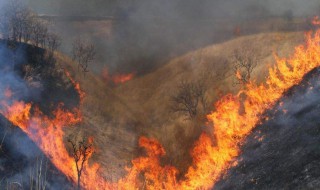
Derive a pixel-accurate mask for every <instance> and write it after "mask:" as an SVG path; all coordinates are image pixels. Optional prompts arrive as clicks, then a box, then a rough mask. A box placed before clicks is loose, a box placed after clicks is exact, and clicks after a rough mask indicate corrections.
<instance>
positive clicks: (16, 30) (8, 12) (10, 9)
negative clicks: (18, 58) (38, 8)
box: [1, 0, 34, 42]
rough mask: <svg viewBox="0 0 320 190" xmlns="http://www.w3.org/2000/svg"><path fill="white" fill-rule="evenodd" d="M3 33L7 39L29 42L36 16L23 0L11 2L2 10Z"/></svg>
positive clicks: (12, 0)
mask: <svg viewBox="0 0 320 190" xmlns="http://www.w3.org/2000/svg"><path fill="white" fill-rule="evenodd" d="M1 12H2V14H1V32H2V34H3V36H4V37H5V38H7V39H12V40H15V41H17V42H22V41H23V40H24V41H25V42H28V41H29V39H30V35H31V25H32V22H33V20H34V14H33V13H32V11H30V10H29V9H28V8H27V7H26V6H25V4H24V3H23V2H22V1H21V0H9V1H8V2H7V3H6V4H5V6H4V7H3V8H2V10H1Z"/></svg>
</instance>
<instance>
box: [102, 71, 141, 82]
mask: <svg viewBox="0 0 320 190" xmlns="http://www.w3.org/2000/svg"><path fill="white" fill-rule="evenodd" d="M101 76H102V78H103V79H104V80H105V81H106V82H107V83H109V82H110V81H112V82H113V84H122V83H125V82H128V81H130V80H132V79H133V78H134V77H135V73H128V74H115V75H110V74H109V70H108V68H104V69H103V70H102V73H101Z"/></svg>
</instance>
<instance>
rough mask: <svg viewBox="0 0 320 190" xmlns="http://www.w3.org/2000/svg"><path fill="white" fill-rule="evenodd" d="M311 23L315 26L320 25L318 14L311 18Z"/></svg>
mask: <svg viewBox="0 0 320 190" xmlns="http://www.w3.org/2000/svg"><path fill="white" fill-rule="evenodd" d="M312 24H313V25H315V26H320V19H319V16H315V17H314V18H313V20H312Z"/></svg>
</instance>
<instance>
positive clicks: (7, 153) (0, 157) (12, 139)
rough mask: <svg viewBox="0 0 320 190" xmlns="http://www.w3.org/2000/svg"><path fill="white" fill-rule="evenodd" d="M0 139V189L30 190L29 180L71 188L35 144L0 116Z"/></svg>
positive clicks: (56, 189) (53, 188)
mask: <svg viewBox="0 0 320 190" xmlns="http://www.w3.org/2000/svg"><path fill="white" fill-rule="evenodd" d="M0 139H1V140H0V142H1V143H0V180H1V181H0V189H7V187H10V188H9V189H30V186H31V184H30V180H32V181H33V184H34V185H36V184H38V183H37V181H40V182H42V181H46V189H50V190H60V189H71V188H72V185H73V184H72V183H70V182H69V181H68V179H67V178H66V177H65V176H64V175H63V174H62V173H61V172H60V171H59V170H58V169H57V168H56V167H55V166H54V165H53V164H52V163H51V162H50V160H49V159H48V158H47V157H46V156H45V155H44V154H43V153H42V151H41V150H40V149H39V148H38V146H37V145H36V144H35V143H34V142H33V141H32V140H31V139H30V138H29V137H28V136H27V135H26V134H25V133H24V132H23V131H22V130H21V129H20V128H19V127H16V126H13V125H12V124H11V123H10V122H9V121H7V120H6V119H5V118H4V117H0ZM40 168H41V172H40ZM38 174H41V175H38ZM39 176H40V180H38V179H39V178H38V177H39Z"/></svg>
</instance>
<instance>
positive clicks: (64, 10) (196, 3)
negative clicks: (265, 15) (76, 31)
mask: <svg viewBox="0 0 320 190" xmlns="http://www.w3.org/2000/svg"><path fill="white" fill-rule="evenodd" d="M28 1H29V4H30V6H31V7H33V8H34V10H36V11H37V12H39V13H48V14H84V15H86V14H90V15H94V14H98V15H101V14H105V15H110V14H111V15H112V14H114V13H115V12H116V11H119V10H125V11H129V12H140V14H142V13H143V14H145V15H148V16H164V17H166V16H172V15H174V16H186V15H187V16H189V15H191V16H197V15H200V16H205V17H212V16H217V15H218V16H224V15H230V14H231V15H232V14H241V12H244V11H246V7H252V6H258V7H263V8H264V9H266V10H267V11H269V12H272V13H277V14H281V13H282V12H284V11H286V10H289V9H291V10H293V12H294V13H295V14H296V15H301V14H308V13H310V12H314V11H315V10H318V12H320V6H319V4H320V2H319V0H28Z"/></svg>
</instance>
